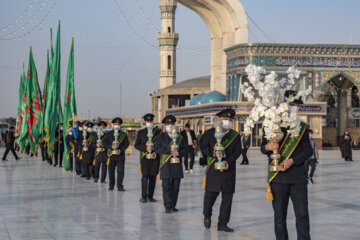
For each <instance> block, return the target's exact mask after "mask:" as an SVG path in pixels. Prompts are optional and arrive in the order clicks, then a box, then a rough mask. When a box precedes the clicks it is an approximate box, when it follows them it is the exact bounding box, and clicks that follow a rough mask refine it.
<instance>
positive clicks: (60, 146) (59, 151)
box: [54, 125, 64, 167]
mask: <svg viewBox="0 0 360 240" xmlns="http://www.w3.org/2000/svg"><path fill="white" fill-rule="evenodd" d="M58 128H60V132H59V129H58ZM58 128H57V129H56V133H55V145H54V160H55V163H54V167H56V166H57V165H58V163H59V167H62V162H63V157H64V138H63V126H62V125H61V126H59V127H58ZM59 158H60V161H59Z"/></svg>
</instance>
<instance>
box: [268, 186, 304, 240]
mask: <svg viewBox="0 0 360 240" xmlns="http://www.w3.org/2000/svg"><path fill="white" fill-rule="evenodd" d="M271 191H272V194H273V196H274V200H273V201H272V205H273V209H274V222H275V236H276V239H277V240H287V239H289V236H288V231H287V227H286V218H287V209H288V204H289V197H290V198H291V201H292V203H293V206H294V212H295V217H296V232H297V239H298V240H310V239H311V238H310V224H309V211H308V195H307V193H308V191H307V184H306V183H298V184H282V183H271Z"/></svg>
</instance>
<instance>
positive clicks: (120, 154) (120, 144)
mask: <svg viewBox="0 0 360 240" xmlns="http://www.w3.org/2000/svg"><path fill="white" fill-rule="evenodd" d="M122 123H123V120H122V119H121V118H119V117H117V118H114V119H113V120H112V124H113V128H114V130H112V131H109V132H108V133H107V134H106V135H105V138H104V146H105V148H106V149H108V150H107V151H108V162H107V164H108V166H109V169H108V171H109V179H110V182H109V189H108V190H109V191H113V190H114V186H115V169H116V172H117V181H116V185H117V188H118V191H119V192H125V189H124V185H123V181H124V175H125V150H126V149H127V148H128V147H129V140H128V137H127V134H126V132H124V131H121V130H120V126H121V124H122ZM115 133H118V136H117V139H115Z"/></svg>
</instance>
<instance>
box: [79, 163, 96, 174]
mask: <svg viewBox="0 0 360 240" xmlns="http://www.w3.org/2000/svg"><path fill="white" fill-rule="evenodd" d="M81 161H82V166H83V168H84V173H83V176H84V177H92V176H94V175H93V173H92V171H93V165H92V162H88V161H85V160H84V159H83V160H81Z"/></svg>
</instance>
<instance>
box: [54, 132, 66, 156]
mask: <svg viewBox="0 0 360 240" xmlns="http://www.w3.org/2000/svg"><path fill="white" fill-rule="evenodd" d="M59 141H60V144H59ZM59 145H60V151H61V152H63V151H64V138H63V131H60V136H59V131H56V132H55V145H54V151H55V152H57V151H58V149H59Z"/></svg>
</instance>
